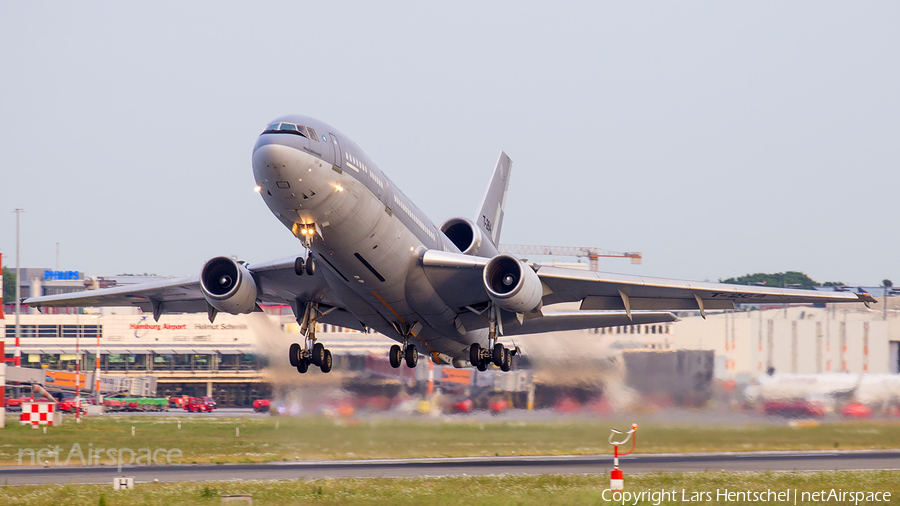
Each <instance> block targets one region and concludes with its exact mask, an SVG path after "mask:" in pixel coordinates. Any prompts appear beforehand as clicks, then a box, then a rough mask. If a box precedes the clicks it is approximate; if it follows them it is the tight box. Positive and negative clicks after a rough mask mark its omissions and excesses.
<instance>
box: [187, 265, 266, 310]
mask: <svg viewBox="0 0 900 506" xmlns="http://www.w3.org/2000/svg"><path fill="white" fill-rule="evenodd" d="M200 290H201V291H202V292H203V296H204V297H206V301H207V302H209V305H210V306H212V307H214V308H216V309H217V310H219V311H221V312H223V313H229V314H241V313H249V312H251V311H253V310H254V309H255V308H256V295H257V290H256V281H254V280H253V276H252V275H251V274H250V271H249V270H247V268H246V267H244V265H243V264H240V263H238V262H236V261H235V260H232V259H231V258H228V257H216V258H213V259H212V260H210V261H208V262H206V264H204V265H203V270H202V271H200Z"/></svg>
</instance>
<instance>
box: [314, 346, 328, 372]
mask: <svg viewBox="0 0 900 506" xmlns="http://www.w3.org/2000/svg"><path fill="white" fill-rule="evenodd" d="M324 360H325V345H324V344H322V343H316V344H314V345H313V349H312V363H313V365H316V366H319V367H321V366H322V363H323V362H324Z"/></svg>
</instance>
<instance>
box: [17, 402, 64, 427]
mask: <svg viewBox="0 0 900 506" xmlns="http://www.w3.org/2000/svg"><path fill="white" fill-rule="evenodd" d="M55 411H56V404H55V403H52V402H23V403H22V414H21V415H19V424H20V425H28V424H32V425H53V414H54V412H55Z"/></svg>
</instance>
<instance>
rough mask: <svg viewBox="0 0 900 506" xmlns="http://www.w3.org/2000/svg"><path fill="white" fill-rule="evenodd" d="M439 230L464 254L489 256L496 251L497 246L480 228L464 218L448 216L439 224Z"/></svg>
mask: <svg viewBox="0 0 900 506" xmlns="http://www.w3.org/2000/svg"><path fill="white" fill-rule="evenodd" d="M441 232H443V233H444V235H446V236H447V238H449V239H450V241H452V242H453V244H455V245H456V247H457V248H459V251H461V252H462V253H463V254H464V255H474V256H479V257H486V258H491V257H492V256H494V255H496V254H497V253H498V251H497V247H496V246H494V244H493V243H491V240H490V239H487V238H485V237H484V234H482V233H481V229H480V228H478V227H476V226H475V225H474V224H473V223H472V222H471V221H469V220H467V219H465V218H450V219H449V220H447V221H445V222H444V224H443V225H441Z"/></svg>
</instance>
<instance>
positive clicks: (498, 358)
mask: <svg viewBox="0 0 900 506" xmlns="http://www.w3.org/2000/svg"><path fill="white" fill-rule="evenodd" d="M503 350H504V348H503V345H502V344H500V343H497V344H495V345H494V350H493V351H494V352H493V353H492V354H491V355H492V356H491V358H492V359H493V361H494V365H495V366H497V367H500V365H501V364H502V363H503Z"/></svg>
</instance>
